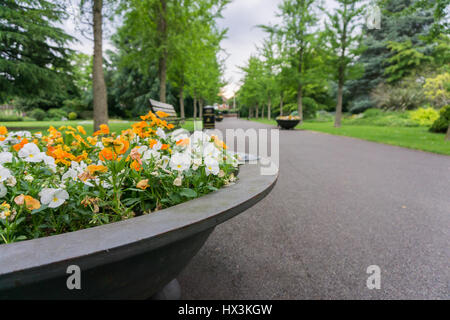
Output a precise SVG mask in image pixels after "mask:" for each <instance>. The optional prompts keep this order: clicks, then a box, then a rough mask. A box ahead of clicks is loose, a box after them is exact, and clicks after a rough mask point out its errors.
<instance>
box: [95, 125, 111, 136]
mask: <svg viewBox="0 0 450 320" xmlns="http://www.w3.org/2000/svg"><path fill="white" fill-rule="evenodd" d="M108 133H109V127H108V125H106V124H101V125H100V130H98V131H95V132H94V137H95V136H98V135H101V134H108Z"/></svg>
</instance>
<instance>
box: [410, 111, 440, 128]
mask: <svg viewBox="0 0 450 320" xmlns="http://www.w3.org/2000/svg"><path fill="white" fill-rule="evenodd" d="M409 116H410V118H411V120H413V121H415V122H417V123H418V124H420V125H421V126H431V125H432V124H433V123H434V122H435V121H436V120H437V119H438V118H439V112H437V111H436V110H435V109H433V108H426V109H425V108H419V109H417V110H414V111H412V112H411V113H410V114H409Z"/></svg>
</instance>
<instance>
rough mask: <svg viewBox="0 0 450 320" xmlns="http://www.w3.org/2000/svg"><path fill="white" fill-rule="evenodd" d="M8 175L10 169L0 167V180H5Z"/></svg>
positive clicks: (9, 174) (9, 175)
mask: <svg viewBox="0 0 450 320" xmlns="http://www.w3.org/2000/svg"><path fill="white" fill-rule="evenodd" d="M9 177H11V171H9V170H8V169H6V168H3V167H0V182H3V181H5V180H6V179H8V178H9Z"/></svg>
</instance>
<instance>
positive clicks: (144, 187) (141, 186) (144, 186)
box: [136, 179, 149, 190]
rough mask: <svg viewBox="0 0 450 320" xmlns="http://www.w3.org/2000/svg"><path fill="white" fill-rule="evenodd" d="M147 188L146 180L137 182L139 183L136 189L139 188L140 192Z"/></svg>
mask: <svg viewBox="0 0 450 320" xmlns="http://www.w3.org/2000/svg"><path fill="white" fill-rule="evenodd" d="M148 187H149V184H148V179H145V180H141V181H139V182H138V183H137V185H136V188H139V189H141V190H145V189H147V188H148Z"/></svg>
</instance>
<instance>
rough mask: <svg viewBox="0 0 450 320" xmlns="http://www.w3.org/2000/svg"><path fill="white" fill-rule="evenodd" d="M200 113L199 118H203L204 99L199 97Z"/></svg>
mask: <svg viewBox="0 0 450 320" xmlns="http://www.w3.org/2000/svg"><path fill="white" fill-rule="evenodd" d="M198 114H199V118H200V119H202V118H203V99H199V101H198Z"/></svg>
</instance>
